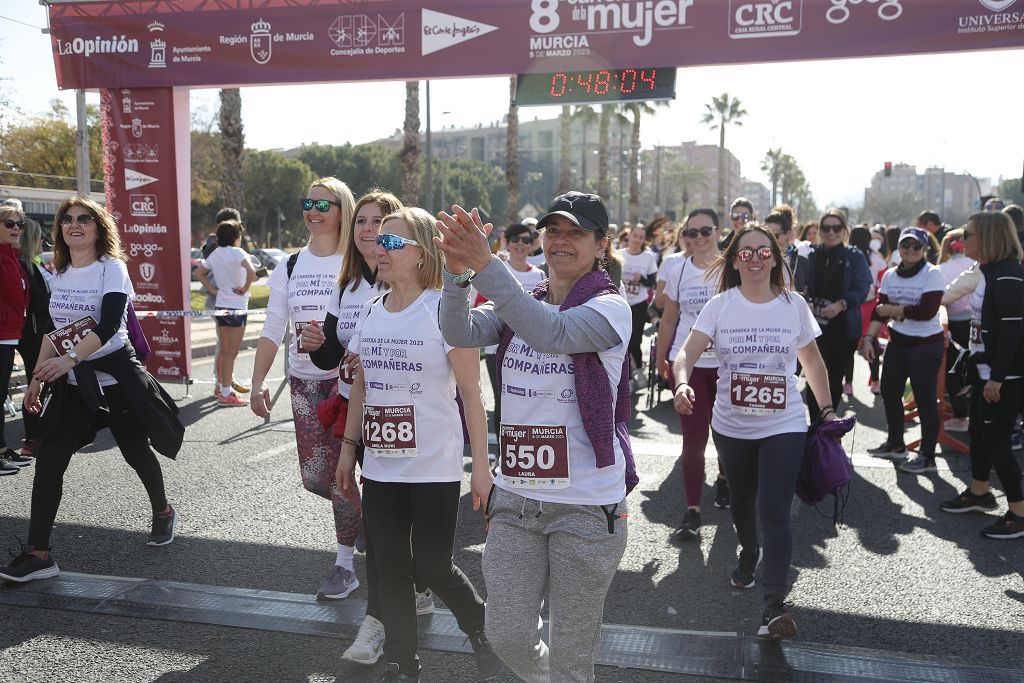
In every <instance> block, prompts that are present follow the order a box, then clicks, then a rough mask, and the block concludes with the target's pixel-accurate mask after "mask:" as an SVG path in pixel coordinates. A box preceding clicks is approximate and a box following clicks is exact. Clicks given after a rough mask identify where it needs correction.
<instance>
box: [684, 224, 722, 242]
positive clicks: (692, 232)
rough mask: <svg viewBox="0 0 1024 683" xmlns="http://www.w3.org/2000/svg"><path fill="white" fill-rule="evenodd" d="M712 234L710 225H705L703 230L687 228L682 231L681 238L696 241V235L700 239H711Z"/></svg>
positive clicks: (712, 229) (712, 230)
mask: <svg viewBox="0 0 1024 683" xmlns="http://www.w3.org/2000/svg"><path fill="white" fill-rule="evenodd" d="M714 232H715V229H714V228H712V227H711V226H710V225H705V226H704V227H703V228H700V229H697V228H687V229H686V230H683V237H686V238H687V239H691V240H695V239H697V235H700V236H701V237H711V235H713V234H714Z"/></svg>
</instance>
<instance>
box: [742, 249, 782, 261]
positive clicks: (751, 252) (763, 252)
mask: <svg viewBox="0 0 1024 683" xmlns="http://www.w3.org/2000/svg"><path fill="white" fill-rule="evenodd" d="M772 255H773V254H772V248H771V247H758V248H757V249H752V248H751V247H743V248H742V249H740V250H739V251H738V252H736V258H738V259H739V260H740V261H741V262H742V263H747V262H749V261H753V260H754V256H757V260H758V261H767V260H768V259H770V258H771V257H772Z"/></svg>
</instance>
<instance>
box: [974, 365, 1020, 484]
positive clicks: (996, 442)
mask: <svg viewBox="0 0 1024 683" xmlns="http://www.w3.org/2000/svg"><path fill="white" fill-rule="evenodd" d="M1022 383H1024V380H1021V379H1011V380H1007V381H1005V382H1003V386H1002V388H1001V389H1000V393H999V401H998V402H997V403H989V402H988V401H986V400H985V397H984V391H985V383H984V382H980V383H977V384H974V385H972V386H971V422H970V425H969V426H968V430H969V433H970V435H971V478H972V479H975V480H977V481H988V479H989V474H990V472H991V471H992V467H993V466H994V467H995V468H996V474H998V475H999V481H1000V482H1001V483H1002V485H1003V491H1005V492H1006V501H1007V502H1009V503H1016V502H1018V501H1021V500H1024V495H1021V481H1020V465H1019V464H1018V463H1017V458H1015V457H1014V455H1013V450H1012V449H1011V447H1010V438H1011V436H1012V434H1013V427H1014V424H1015V423H1016V421H1017V416H1018V415H1020V410H1021V402H1022V399H1024V387H1022V386H1021V384H1022Z"/></svg>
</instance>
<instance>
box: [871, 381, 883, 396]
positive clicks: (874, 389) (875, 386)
mask: <svg viewBox="0 0 1024 683" xmlns="http://www.w3.org/2000/svg"><path fill="white" fill-rule="evenodd" d="M871 393H872V394H880V393H882V386H881V385H880V384H879V383H878V382H872V383H871Z"/></svg>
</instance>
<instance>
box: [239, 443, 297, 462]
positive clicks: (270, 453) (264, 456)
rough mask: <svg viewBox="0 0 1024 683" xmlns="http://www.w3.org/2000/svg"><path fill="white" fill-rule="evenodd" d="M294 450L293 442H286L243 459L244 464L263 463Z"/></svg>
mask: <svg viewBox="0 0 1024 683" xmlns="http://www.w3.org/2000/svg"><path fill="white" fill-rule="evenodd" d="M294 450H295V442H294V441H286V442H285V443H283V444H281V445H280V446H274V447H273V448H271V449H268V450H265V451H263V452H262V453H256V454H255V455H250V456H249V457H248V458H246V459H245V462H246V463H247V464H253V463H257V462H263V461H264V460H270V459H271V458H275V457H277V456H279V455H281V454H282V453H287V452H288V451H294Z"/></svg>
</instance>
